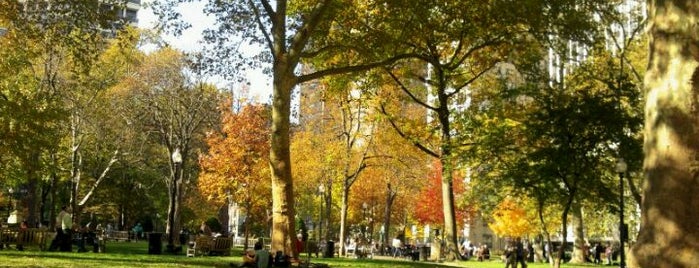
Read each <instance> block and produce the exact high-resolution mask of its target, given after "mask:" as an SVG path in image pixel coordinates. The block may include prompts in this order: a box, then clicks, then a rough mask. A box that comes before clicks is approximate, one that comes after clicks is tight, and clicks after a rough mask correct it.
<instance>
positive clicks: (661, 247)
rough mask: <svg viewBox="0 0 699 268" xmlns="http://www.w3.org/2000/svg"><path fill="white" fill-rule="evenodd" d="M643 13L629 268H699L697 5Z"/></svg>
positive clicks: (698, 1) (695, 1)
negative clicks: (647, 39)
mask: <svg viewBox="0 0 699 268" xmlns="http://www.w3.org/2000/svg"><path fill="white" fill-rule="evenodd" d="M649 11H650V16H649V17H650V22H651V28H650V29H651V43H650V61H649V66H648V72H647V73H646V77H645V86H646V90H647V103H646V108H645V116H646V122H645V144H644V150H645V161H644V172H645V175H646V182H645V185H644V187H643V200H642V204H641V229H640V232H639V235H638V240H637V242H636V243H635V244H634V246H633V248H632V258H631V259H630V260H629V267H668V268H669V267H673V268H678V267H679V268H682V267H686V268H689V267H699V213H698V212H697V209H698V208H699V154H698V153H699V106H698V105H699V103H698V100H697V97H698V96H697V95H698V94H697V93H698V90H699V69H697V68H698V67H699V35H698V33H699V24H697V22H696V21H697V19H699V16H698V14H699V0H692V1H679V0H675V1H649Z"/></svg>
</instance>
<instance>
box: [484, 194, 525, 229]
mask: <svg viewBox="0 0 699 268" xmlns="http://www.w3.org/2000/svg"><path fill="white" fill-rule="evenodd" d="M488 226H489V227H490V229H491V230H493V232H494V233H495V234H496V235H498V236H501V237H523V236H526V235H528V234H531V233H534V232H535V231H536V230H535V229H536V228H535V224H532V221H531V219H530V218H529V217H527V211H526V210H525V209H524V208H522V206H521V204H518V203H517V202H515V200H513V199H512V198H506V199H505V200H503V201H502V202H500V204H499V205H498V206H497V208H496V209H495V212H493V222H492V223H489V224H488Z"/></svg>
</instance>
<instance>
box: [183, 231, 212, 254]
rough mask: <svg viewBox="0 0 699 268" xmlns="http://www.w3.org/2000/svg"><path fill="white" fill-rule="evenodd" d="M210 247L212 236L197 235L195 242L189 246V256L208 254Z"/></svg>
mask: <svg viewBox="0 0 699 268" xmlns="http://www.w3.org/2000/svg"><path fill="white" fill-rule="evenodd" d="M210 249H211V237H210V236H205V235H201V236H197V238H195V239H194V242H193V243H192V244H190V246H189V248H187V257H196V256H202V255H208V254H209V250H210Z"/></svg>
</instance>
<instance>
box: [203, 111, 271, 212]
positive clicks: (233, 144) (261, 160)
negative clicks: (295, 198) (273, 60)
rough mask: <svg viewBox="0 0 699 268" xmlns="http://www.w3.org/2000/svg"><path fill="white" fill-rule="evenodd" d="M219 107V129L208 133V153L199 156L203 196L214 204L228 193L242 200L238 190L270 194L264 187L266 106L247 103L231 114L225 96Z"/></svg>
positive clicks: (223, 198)
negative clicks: (220, 125)
mask: <svg viewBox="0 0 699 268" xmlns="http://www.w3.org/2000/svg"><path fill="white" fill-rule="evenodd" d="M219 110H220V111H221V117H222V121H223V122H222V128H221V130H220V131H219V132H214V133H209V135H207V137H206V139H205V140H206V143H207V144H208V145H209V147H210V148H209V152H208V153H207V154H204V155H201V156H200V158H199V165H200V166H201V169H202V172H201V174H200V177H199V185H198V186H199V189H200V191H201V192H202V195H203V196H204V197H206V198H207V200H211V201H214V203H221V202H223V201H225V198H226V196H227V195H228V194H231V195H232V196H233V197H234V198H235V199H236V200H238V201H243V200H242V199H243V196H244V195H241V194H240V193H250V192H251V191H252V192H258V191H259V193H255V195H269V194H270V193H269V192H268V191H266V190H265V189H268V188H269V180H268V179H269V164H268V161H267V159H268V155H269V135H270V133H269V112H268V111H267V108H266V106H263V105H252V104H247V105H245V106H243V107H242V108H241V109H240V111H238V112H237V113H233V109H232V101H231V100H230V99H227V100H226V101H224V102H223V103H222V104H221V106H220V108H219ZM265 193H266V194H265ZM238 197H240V198H238Z"/></svg>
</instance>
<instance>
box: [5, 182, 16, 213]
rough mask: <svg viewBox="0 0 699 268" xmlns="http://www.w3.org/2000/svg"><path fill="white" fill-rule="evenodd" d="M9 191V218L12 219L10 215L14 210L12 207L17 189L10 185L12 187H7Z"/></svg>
mask: <svg viewBox="0 0 699 268" xmlns="http://www.w3.org/2000/svg"><path fill="white" fill-rule="evenodd" d="M7 192H8V193H9V195H8V197H9V199H8V201H7V219H10V215H11V214H12V210H13V209H12V208H13V206H12V195H14V193H15V189H12V187H10V188H8V189H7Z"/></svg>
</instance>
